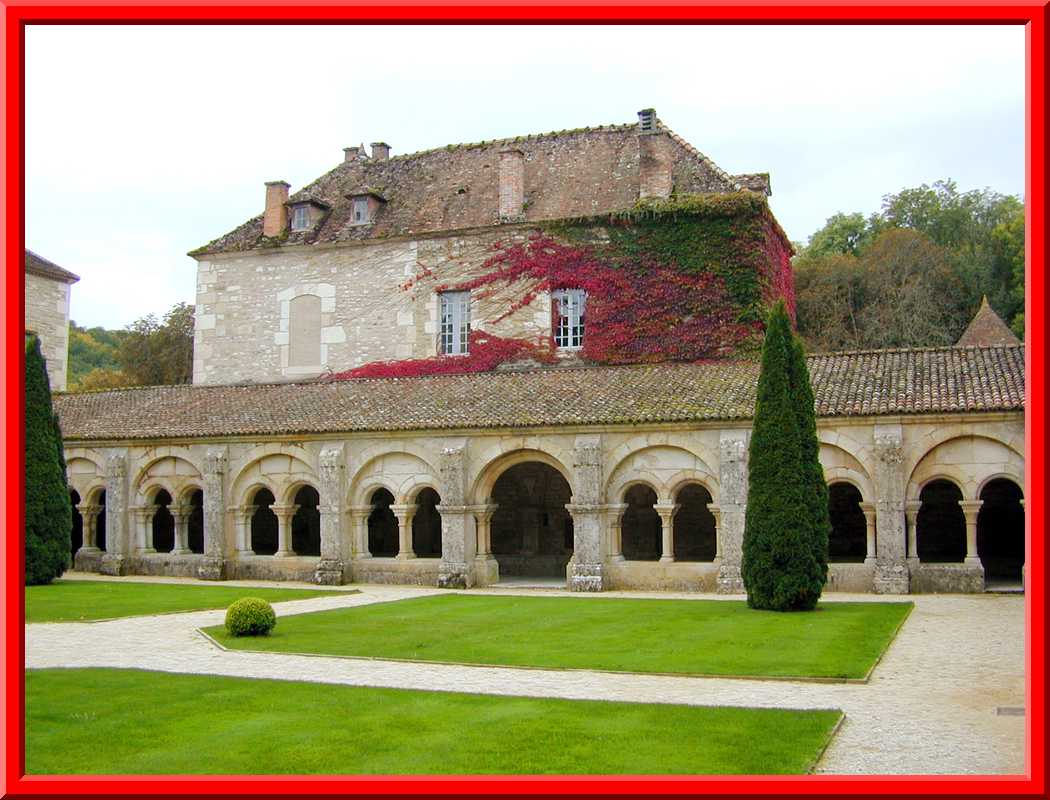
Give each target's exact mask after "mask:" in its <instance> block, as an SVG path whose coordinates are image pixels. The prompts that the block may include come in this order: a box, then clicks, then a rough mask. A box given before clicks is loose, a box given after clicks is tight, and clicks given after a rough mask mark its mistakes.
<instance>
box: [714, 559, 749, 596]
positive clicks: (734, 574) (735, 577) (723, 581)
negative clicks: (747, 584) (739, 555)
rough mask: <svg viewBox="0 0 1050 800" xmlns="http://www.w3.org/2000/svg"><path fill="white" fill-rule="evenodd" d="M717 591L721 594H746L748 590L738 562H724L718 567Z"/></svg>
mask: <svg viewBox="0 0 1050 800" xmlns="http://www.w3.org/2000/svg"><path fill="white" fill-rule="evenodd" d="M716 591H717V592H718V593H719V594H744V592H745V591H746V589H745V588H744V578H743V576H742V575H741V574H740V566H739V565H738V564H722V566H720V567H719V568H718V589H717V590H716Z"/></svg>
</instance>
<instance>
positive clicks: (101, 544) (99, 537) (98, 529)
mask: <svg viewBox="0 0 1050 800" xmlns="http://www.w3.org/2000/svg"><path fill="white" fill-rule="evenodd" d="M95 503H96V504H97V505H100V506H102V508H101V510H100V511H99V512H98V516H97V517H95V547H97V548H98V549H99V550H102V551H103V552H105V550H106V490H105V489H103V490H102V491H101V492H99V493H98V499H97V500H96V501H95Z"/></svg>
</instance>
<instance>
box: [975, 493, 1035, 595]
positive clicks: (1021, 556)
mask: <svg viewBox="0 0 1050 800" xmlns="http://www.w3.org/2000/svg"><path fill="white" fill-rule="evenodd" d="M978 499H980V500H981V508H980V511H979V512H978V514H977V555H978V557H979V558H980V559H981V564H982V566H983V567H984V575H985V581H986V582H987V581H991V582H993V583H1000V584H1002V583H1005V584H1019V583H1021V582H1022V580H1023V569H1024V564H1025V519H1024V518H1025V511H1024V505H1023V504H1022V503H1023V501H1024V488H1023V487H1022V485H1021V484H1020V483H1019V482H1018V481H1016V480H1015V479H1013V478H1012V477H1010V476H1006V475H997V476H993V477H991V478H989V479H987V480H986V481H984V483H983V484H982V485H981V488H980V491H979V495H978Z"/></svg>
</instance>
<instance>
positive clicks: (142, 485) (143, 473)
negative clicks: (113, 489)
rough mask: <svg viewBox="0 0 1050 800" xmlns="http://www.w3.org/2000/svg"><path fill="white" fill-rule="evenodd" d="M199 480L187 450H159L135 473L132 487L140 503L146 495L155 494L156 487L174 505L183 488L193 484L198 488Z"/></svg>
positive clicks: (192, 459) (195, 465)
mask: <svg viewBox="0 0 1050 800" xmlns="http://www.w3.org/2000/svg"><path fill="white" fill-rule="evenodd" d="M201 481H202V477H201V470H200V467H199V466H198V465H197V464H196V463H195V462H194V457H193V454H192V453H191V452H190V451H189V450H188V449H186V448H184V447H158V448H157V449H156V450H154V451H152V452H151V453H150V456H149V458H148V459H147V460H146V461H144V462H143V463H142V464H141V466H140V467H139V468H138V469H137V470H136V471H135V475H134V477H133V478H132V481H131V486H132V491H133V492H134V493H136V495H137V497H138V500H139V502H140V503H142V502H145V501H147V500H148V498H149V492H150V491H155V487H156V486H161V487H163V488H164V489H165V490H167V492H168V493H169V494H170V495H171V497H172V501H173V502H174V500H175V498H176V497H179V496H180V495H181V494H182V492H183V489H184V488H185V487H186V486H188V485H190V484H196V485H197V486H198V487H199V486H200V484H201Z"/></svg>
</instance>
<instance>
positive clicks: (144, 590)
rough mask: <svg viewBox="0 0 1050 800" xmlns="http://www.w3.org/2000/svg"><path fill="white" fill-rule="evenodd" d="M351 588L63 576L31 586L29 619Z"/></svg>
mask: <svg viewBox="0 0 1050 800" xmlns="http://www.w3.org/2000/svg"><path fill="white" fill-rule="evenodd" d="M331 594H345V592H335V591H330V590H329V591H322V590H317V589H259V588H255V587H252V586H200V585H198V584H181V585H180V584H173V583H134V582H130V581H123V580H116V581H76V580H70V581H67V580H57V581H55V582H54V583H52V584H49V585H47V586H27V587H26V595H25V597H26V622H78V621H85V620H93V619H113V618H115V617H134V616H138V615H141V614H165V613H169V612H172V611H203V610H205V609H209V608H226V606H228V605H229V604H230V603H232V602H233V601H234V600H239V599H240V598H242V597H261V598H262V599H263V600H269V601H270V602H271V603H277V602H280V601H282V600H302V599H303V598H306V597H322V596H324V595H331Z"/></svg>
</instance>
